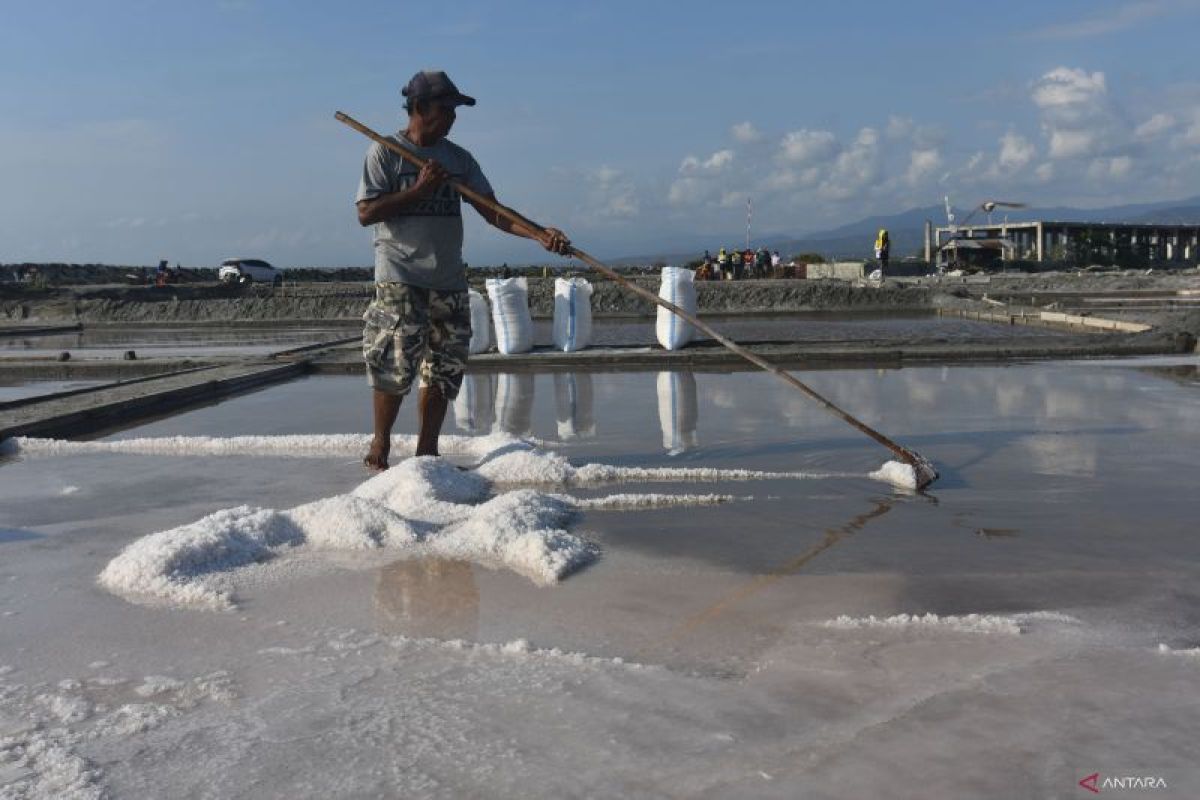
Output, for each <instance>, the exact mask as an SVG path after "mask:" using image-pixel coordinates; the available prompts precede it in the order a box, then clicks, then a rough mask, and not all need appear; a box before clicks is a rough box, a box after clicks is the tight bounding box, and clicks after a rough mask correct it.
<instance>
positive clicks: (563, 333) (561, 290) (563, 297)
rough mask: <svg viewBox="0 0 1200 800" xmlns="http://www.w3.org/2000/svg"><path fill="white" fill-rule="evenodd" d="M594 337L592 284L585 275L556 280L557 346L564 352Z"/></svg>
mask: <svg viewBox="0 0 1200 800" xmlns="http://www.w3.org/2000/svg"><path fill="white" fill-rule="evenodd" d="M591 340H592V285H591V284H590V283H588V282H587V281H586V280H584V279H583V278H556V279H555V281H554V346H555V347H556V348H557V349H559V350H562V351H563V352H564V353H573V352H575V351H576V350H582V349H583V348H585V347H587V346H588V344H589V343H590V342H591Z"/></svg>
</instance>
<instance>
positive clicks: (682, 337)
mask: <svg viewBox="0 0 1200 800" xmlns="http://www.w3.org/2000/svg"><path fill="white" fill-rule="evenodd" d="M658 296H659V297H661V298H662V299H663V300H666V301H667V302H668V303H673V304H674V305H676V306H678V307H679V308H681V309H683V310H684V311H686V312H687V313H689V314H691V315H692V316H695V315H696V281H695V273H694V272H692V271H691V270H690V269H685V268H683V267H663V271H662V285H661V286H660V287H659V289H658ZM655 331H656V333H657V334H658V343H659V344H661V345H662V346H663V347H664V348H666V349H667V350H678V349H680V348H681V347H685V346H686V345H687V344H688V343H689V342H690V341H692V337H694V336H695V335H696V331H695V329H694V328H693V327H692V324H691V323H690V322H688V321H687V320H685V319H683V318H682V317H680V316H679V315H677V314H675V313H673V312H671V311H668V310H667V309H665V308H663V307H662V306H659V307H658V319H657V324H656V325H655Z"/></svg>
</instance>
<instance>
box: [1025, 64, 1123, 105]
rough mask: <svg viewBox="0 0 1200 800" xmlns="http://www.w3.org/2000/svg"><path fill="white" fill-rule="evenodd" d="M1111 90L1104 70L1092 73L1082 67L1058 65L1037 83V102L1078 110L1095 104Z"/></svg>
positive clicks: (1035, 90)
mask: <svg viewBox="0 0 1200 800" xmlns="http://www.w3.org/2000/svg"><path fill="white" fill-rule="evenodd" d="M1107 93H1108V86H1107V84H1106V81H1105V79H1104V73H1103V72H1093V73H1091V74H1088V73H1087V72H1086V71H1085V70H1082V69H1070V68H1068V67H1057V68H1055V69H1052V70H1050V71H1049V72H1047V73H1046V74H1045V75H1043V76H1042V77H1041V79H1039V80H1038V81H1037V83H1035V84H1034V87H1033V102H1034V104H1035V105H1036V106H1037V107H1038V108H1041V109H1055V110H1058V111H1060V112H1061V111H1063V110H1072V111H1073V110H1076V109H1079V108H1081V107H1084V108H1089V109H1090V108H1092V107H1094V106H1095V104H1096V103H1097V102H1098V101H1099V100H1101V99H1102V98H1103V97H1104V96H1105V95H1106V94H1107Z"/></svg>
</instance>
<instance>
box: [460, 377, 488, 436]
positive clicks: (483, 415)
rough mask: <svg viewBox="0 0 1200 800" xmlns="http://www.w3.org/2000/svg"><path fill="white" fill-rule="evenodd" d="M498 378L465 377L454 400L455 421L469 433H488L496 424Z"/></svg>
mask: <svg viewBox="0 0 1200 800" xmlns="http://www.w3.org/2000/svg"><path fill="white" fill-rule="evenodd" d="M495 402H496V376H495V375H491V374H482V375H480V374H471V375H466V376H464V377H463V384H462V388H461V389H459V392H458V397H456V398H454V421H455V424H457V425H458V427H459V428H460V429H462V430H464V431H466V432H467V433H487V432H488V431H490V430H491V429H492V425H494V424H495V422H496V412H495Z"/></svg>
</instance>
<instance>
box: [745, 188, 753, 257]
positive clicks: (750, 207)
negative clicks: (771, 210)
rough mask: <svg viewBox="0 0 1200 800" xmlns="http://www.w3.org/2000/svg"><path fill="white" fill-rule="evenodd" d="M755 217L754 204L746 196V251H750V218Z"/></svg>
mask: <svg viewBox="0 0 1200 800" xmlns="http://www.w3.org/2000/svg"><path fill="white" fill-rule="evenodd" d="M752 216H754V203H753V202H751V200H750V197H749V195H747V196H746V249H747V250H749V249H750V218H751V217H752Z"/></svg>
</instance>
